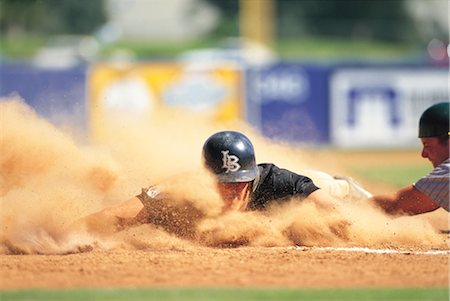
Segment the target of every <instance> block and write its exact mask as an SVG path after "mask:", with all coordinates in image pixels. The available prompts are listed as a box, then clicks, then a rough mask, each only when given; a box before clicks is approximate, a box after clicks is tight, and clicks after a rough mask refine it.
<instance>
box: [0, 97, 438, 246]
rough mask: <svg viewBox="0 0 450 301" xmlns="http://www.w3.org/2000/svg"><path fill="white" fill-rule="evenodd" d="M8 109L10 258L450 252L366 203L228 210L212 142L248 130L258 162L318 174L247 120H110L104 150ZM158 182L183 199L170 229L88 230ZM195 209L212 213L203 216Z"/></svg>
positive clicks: (174, 202) (0, 144)
mask: <svg viewBox="0 0 450 301" xmlns="http://www.w3.org/2000/svg"><path fill="white" fill-rule="evenodd" d="M0 112H1V120H0V122H1V124H0V128H1V141H0V175H1V176H0V181H1V182H0V184H1V185H0V189H1V190H0V195H1V203H0V206H1V211H0V224H1V229H0V253H14V254H30V253H43V254H48V253H53V254H61V253H71V252H85V251H90V250H92V249H115V248H128V249H151V248H191V247H195V246H196V245H199V244H200V245H207V246H240V245H251V246H292V245H305V246H385V247H403V246H410V247H415V248H446V246H445V242H444V241H443V238H442V236H440V235H439V234H437V233H436V231H435V230H434V229H433V228H432V227H431V226H430V225H429V224H428V223H426V222H424V221H422V220H419V219H415V218H414V217H405V218H397V219H393V218H391V217H387V216H385V215H384V214H382V213H381V212H379V211H378V210H376V209H374V208H372V207H371V206H370V205H368V204H367V203H365V202H353V201H342V202H341V205H340V206H339V208H337V209H336V210H334V211H332V212H329V211H328V212H325V211H323V210H322V209H320V208H316V207H315V206H314V205H313V204H309V203H307V202H298V201H293V202H291V203H287V204H284V205H283V206H275V207H273V208H271V209H270V210H268V211H267V212H245V213H232V214H226V215H220V214H219V213H220V210H221V202H220V199H219V197H218V195H217V193H216V191H215V189H214V181H213V180H212V179H211V178H210V176H209V175H208V174H206V173H205V171H204V170H203V168H202V166H201V147H202V145H203V142H204V140H205V139H206V138H207V137H208V136H209V135H211V134H212V133H214V132H216V131H218V130H223V129H233V130H241V131H243V132H245V133H246V134H247V135H248V136H249V137H250V138H251V139H252V140H253V141H254V144H255V148H256V153H257V160H258V162H262V161H265V162H275V163H276V164H278V165H280V167H285V168H288V169H291V170H293V171H296V172H299V173H301V172H302V170H304V169H305V168H313V167H314V166H310V164H307V163H306V162H304V161H305V160H304V159H302V158H303V157H302V151H301V150H300V149H298V148H292V147H289V146H286V145H280V144H273V143H270V142H269V141H267V140H266V139H264V138H262V137H260V136H258V135H257V134H256V132H254V131H253V130H252V129H251V128H249V127H248V126H246V125H245V124H241V123H239V122H232V123H229V124H226V125H225V124H217V123H215V122H213V121H212V120H211V118H209V117H208V116H200V115H198V114H195V115H189V114H187V113H186V112H181V111H176V110H167V111H165V110H159V111H157V114H153V115H152V116H151V118H148V119H145V120H136V119H135V118H126V117H124V116H121V118H120V119H115V120H114V122H111V123H109V122H106V126H107V127H108V128H110V131H109V132H108V133H106V135H105V140H104V141H103V143H102V144H101V145H97V146H93V145H84V144H81V143H77V142H76V141H75V140H74V139H73V138H72V137H71V136H69V135H68V134H65V133H64V132H62V131H61V130H60V129H58V128H56V127H54V126H52V125H51V124H50V123H48V122H47V121H46V120H44V119H41V118H39V116H37V115H36V114H35V113H34V112H33V111H32V110H31V109H30V108H28V107H27V106H26V105H25V104H24V103H23V102H21V101H19V100H12V101H3V102H0ZM313 179H314V177H313ZM317 180H318V182H320V179H317ZM151 184H159V185H160V186H161V187H162V188H163V189H164V190H166V191H168V192H170V193H171V196H173V198H172V199H170V200H167V204H169V205H170V206H171V207H170V206H169V208H171V209H170V210H172V211H171V212H166V216H167V218H166V219H164V222H161V223H160V224H156V225H151V224H145V225H140V226H133V227H118V226H117V223H116V220H115V219H111V218H97V216H96V215H93V216H94V218H93V219H91V220H93V223H91V224H88V223H86V217H90V216H92V214H93V213H95V212H99V211H101V210H102V209H105V208H109V207H112V206H116V205H118V204H120V203H122V202H124V201H127V200H130V199H131V198H132V197H133V196H134V195H136V194H137V193H139V192H140V188H141V187H144V186H148V185H151ZM192 209H194V210H196V212H200V214H199V215H197V216H200V217H201V218H199V219H198V220H191V219H190V218H191V217H192V215H189V214H190V213H192V211H189V210H192ZM99 216H101V215H99ZM180 228H185V229H184V230H186V229H187V228H189V231H187V230H186V231H180ZM181 230H183V229H181ZM186 233H187V234H186Z"/></svg>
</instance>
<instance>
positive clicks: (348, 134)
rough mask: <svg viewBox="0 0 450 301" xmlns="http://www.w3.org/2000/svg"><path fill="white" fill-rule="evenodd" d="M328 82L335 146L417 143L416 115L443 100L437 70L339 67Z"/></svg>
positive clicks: (443, 82) (443, 76) (444, 83)
mask: <svg viewBox="0 0 450 301" xmlns="http://www.w3.org/2000/svg"><path fill="white" fill-rule="evenodd" d="M330 85H331V87H330V108H331V136H332V143H333V144H334V145H336V146H340V147H411V146H418V140H417V133H418V130H417V124H418V120H419V118H420V115H421V114H422V112H423V111H424V110H425V109H426V108H427V107H429V106H430V105H432V104H434V103H437V102H440V101H448V99H449V95H448V74H447V72H446V71H444V70H442V69H389V70H386V69H343V70H339V71H337V72H336V73H335V74H334V75H333V76H332V77H331V81H330Z"/></svg>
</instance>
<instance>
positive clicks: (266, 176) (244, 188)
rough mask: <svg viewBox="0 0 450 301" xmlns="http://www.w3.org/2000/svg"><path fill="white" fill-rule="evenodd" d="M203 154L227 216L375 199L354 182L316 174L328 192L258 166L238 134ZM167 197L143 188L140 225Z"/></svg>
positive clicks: (219, 137) (220, 136) (218, 137)
mask: <svg viewBox="0 0 450 301" xmlns="http://www.w3.org/2000/svg"><path fill="white" fill-rule="evenodd" d="M202 154H203V159H204V163H205V166H206V168H207V169H208V170H209V171H210V172H211V173H212V174H213V175H214V176H215V178H216V179H217V190H218V192H219V194H220V196H221V198H222V201H223V208H222V211H223V212H227V211H230V210H235V211H246V210H264V209H266V208H267V207H268V206H269V205H271V204H273V203H282V202H285V201H287V200H291V199H292V198H298V199H299V200H304V201H311V202H313V203H315V204H316V205H317V206H319V207H322V208H333V207H335V206H337V205H338V203H337V202H336V198H346V197H352V198H359V199H367V198H368V197H369V196H371V195H370V193H368V192H367V191H365V190H364V189H362V188H361V187H359V186H358V184H357V183H356V182H354V181H352V180H351V179H350V178H340V179H334V178H333V177H331V176H329V175H327V174H325V173H321V172H316V173H315V174H314V175H315V176H316V177H319V178H322V179H325V181H322V182H327V184H326V186H327V187H326V189H320V188H319V187H318V186H317V185H316V184H315V183H314V181H313V180H312V179H311V178H310V177H307V176H305V175H299V174H297V173H294V172H291V171H289V170H286V169H283V168H279V167H277V166H275V165H274V164H271V163H262V164H256V160H255V151H254V148H253V145H252V143H251V142H250V140H249V139H248V138H247V137H246V136H245V135H244V134H242V133H240V132H236V131H222V132H218V133H215V134H213V135H212V136H211V137H209V138H208V139H207V140H206V142H205V143H204V145H203V152H202ZM330 192H332V193H330ZM167 197H168V196H167V195H166V194H165V193H164V192H162V193H161V192H159V191H158V189H157V188H155V187H150V188H143V189H142V192H141V194H139V195H137V198H138V199H139V200H140V201H141V202H142V204H143V205H144V208H143V209H142V211H141V212H140V213H139V214H138V217H139V219H140V221H141V222H144V221H146V220H148V219H149V216H148V212H150V211H151V212H154V204H155V202H160V201H161V199H164V198H167Z"/></svg>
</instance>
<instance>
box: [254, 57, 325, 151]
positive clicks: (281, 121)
mask: <svg viewBox="0 0 450 301" xmlns="http://www.w3.org/2000/svg"><path fill="white" fill-rule="evenodd" d="M330 70H331V69H330V68H329V67H322V66H317V65H305V64H300V63H288V62H283V63H278V64H275V65H271V66H267V67H264V68H252V69H250V70H248V72H247V74H246V115H247V119H248V120H249V121H250V123H251V124H253V125H254V126H256V127H257V128H258V129H259V130H260V131H261V132H262V133H263V134H264V135H265V136H268V137H270V138H274V139H276V140H283V141H289V142H293V143H328V142H329V136H330V135H329V104H328V97H329V88H328V87H329V84H328V83H329V75H330Z"/></svg>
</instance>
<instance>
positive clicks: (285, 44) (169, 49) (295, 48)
mask: <svg viewBox="0 0 450 301" xmlns="http://www.w3.org/2000/svg"><path fill="white" fill-rule="evenodd" d="M47 38H48V37H45V36H27V35H20V36H14V37H0V54H1V55H2V56H4V57H7V58H16V59H20V58H30V57H32V56H33V55H34V54H35V53H37V51H38V50H39V47H41V46H43V45H44V44H45V41H46V39H47ZM222 41H223V37H221V36H210V37H206V38H204V39H198V40H193V41H173V42H161V41H159V42H158V41H144V40H142V41H119V42H117V43H113V44H109V45H102V47H101V49H100V53H99V56H100V57H103V56H108V55H110V54H111V53H113V52H114V51H116V50H123V49H126V50H128V51H130V52H131V53H133V54H134V55H136V56H137V57H138V58H152V57H154V58H168V59H169V58H171V57H176V56H177V55H179V54H181V53H183V52H184V51H187V50H193V49H199V48H211V47H217V46H218V45H219V44H220V42H222ZM417 47H418V46H417V45H406V44H395V43H384V42H379V41H364V40H346V39H327V38H314V37H302V38H298V39H281V40H278V41H276V42H275V43H274V47H273V49H274V51H275V52H276V53H278V55H279V56H280V57H281V58H283V59H333V60H334V59H364V58H367V59H383V60H393V59H404V58H407V57H411V56H414V54H415V52H416V51H417Z"/></svg>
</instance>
